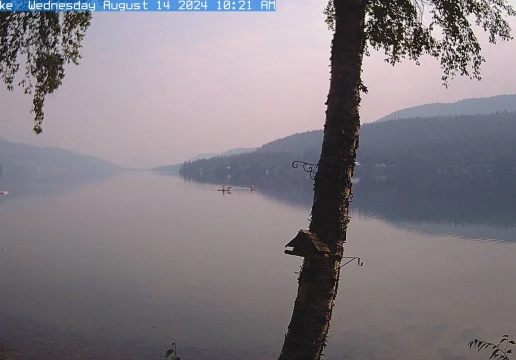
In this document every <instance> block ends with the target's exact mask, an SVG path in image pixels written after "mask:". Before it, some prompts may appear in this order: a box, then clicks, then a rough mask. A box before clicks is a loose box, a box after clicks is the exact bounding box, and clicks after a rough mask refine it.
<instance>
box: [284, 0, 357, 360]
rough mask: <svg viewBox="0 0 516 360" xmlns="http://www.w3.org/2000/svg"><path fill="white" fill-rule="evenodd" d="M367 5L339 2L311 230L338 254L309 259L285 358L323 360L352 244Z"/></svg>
mask: <svg viewBox="0 0 516 360" xmlns="http://www.w3.org/2000/svg"><path fill="white" fill-rule="evenodd" d="M365 1H366V0H335V1H334V6H335V33H334V38H333V41H332V48H331V80H330V91H329V94H328V101H327V103H326V104H327V110H326V122H325V125H324V138H323V145H322V151H321V157H320V159H319V163H318V171H317V174H316V177H315V190H314V201H313V205H312V220H311V223H310V231H311V232H312V233H314V234H316V235H317V237H318V238H319V240H321V241H322V242H324V243H326V244H327V245H328V247H329V249H330V250H331V252H332V254H333V255H332V256H330V257H329V258H305V259H304V262H303V266H302V269H301V272H300V276H299V288H298V293H297V297H296V301H295V304H294V311H293V313H292V318H291V321H290V325H289V327H288V332H287V334H286V336H285V342H284V344H283V348H282V351H281V354H280V356H279V360H314V359H320V357H321V355H322V352H323V348H324V346H325V344H326V336H327V334H328V329H329V325H330V319H331V313H332V309H333V305H334V300H335V297H336V295H337V288H338V281H339V275H340V263H341V259H342V256H343V251H344V250H343V244H344V243H345V241H346V229H347V224H348V221H349V216H348V212H349V210H348V207H349V198H350V195H351V177H352V176H353V170H354V163H355V152H356V149H357V147H358V132H359V129H360V117H359V105H360V90H361V69H362V58H363V50H364V46H363V43H364V17H365Z"/></svg>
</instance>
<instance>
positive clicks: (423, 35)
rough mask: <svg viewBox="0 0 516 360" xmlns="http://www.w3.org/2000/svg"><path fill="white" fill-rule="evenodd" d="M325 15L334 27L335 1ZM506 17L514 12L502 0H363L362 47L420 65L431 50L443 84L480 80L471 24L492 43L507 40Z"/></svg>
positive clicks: (476, 43) (331, 0)
mask: <svg viewBox="0 0 516 360" xmlns="http://www.w3.org/2000/svg"><path fill="white" fill-rule="evenodd" d="M324 14H325V15H326V23H327V24H328V27H329V28H330V29H332V30H334V29H335V7H334V0H329V2H328V5H327V6H326V9H325V10H324ZM508 16H516V11H515V10H514V9H513V8H512V7H511V5H509V3H508V2H507V1H506V0H392V1H384V0H367V1H366V19H365V42H364V52H365V54H366V55H369V52H368V48H372V49H374V50H383V51H384V52H385V54H386V56H387V57H386V59H385V60H386V61H387V62H388V63H390V64H392V65H395V64H396V63H398V62H401V61H402V60H403V59H405V58H408V59H410V60H414V61H415V62H416V63H417V64H419V59H420V57H421V56H422V55H430V56H432V57H434V58H437V59H439V61H440V64H441V69H442V70H443V76H442V81H443V84H444V85H445V86H448V82H449V80H450V79H452V78H453V77H454V76H455V75H457V74H459V75H463V76H468V77H470V78H475V79H478V80H480V79H481V76H480V67H481V65H482V63H483V62H485V59H484V57H483V56H482V54H481V50H482V47H481V45H480V42H479V40H478V38H477V37H476V35H475V31H474V26H475V25H476V26H478V27H480V28H482V29H483V30H484V31H485V32H487V33H488V34H489V42H490V43H492V44H496V42H497V40H498V39H500V40H502V41H507V40H511V39H512V36H511V28H510V26H509V23H508V21H507V19H506V17H508ZM426 18H429V20H428V21H425V19H426ZM472 19H474V23H473V24H472V23H471V20H472ZM439 30H440V31H439Z"/></svg>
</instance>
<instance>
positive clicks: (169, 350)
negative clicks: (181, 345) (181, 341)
mask: <svg viewBox="0 0 516 360" xmlns="http://www.w3.org/2000/svg"><path fill="white" fill-rule="evenodd" d="M173 353H174V349H168V350H167V352H166V354H165V357H169V356H170V355H172V354H173Z"/></svg>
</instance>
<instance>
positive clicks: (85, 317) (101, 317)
mask: <svg viewBox="0 0 516 360" xmlns="http://www.w3.org/2000/svg"><path fill="white" fill-rule="evenodd" d="M217 188H218V187H217V186H216V185H209V184H198V183H194V182H185V181H183V180H182V179H181V178H179V177H174V176H163V175H158V174H154V173H150V172H126V173H123V174H122V175H119V176H115V177H112V178H110V179H107V180H102V181H98V182H92V183H88V184H81V185H78V186H75V187H74V186H70V187H66V188H60V190H59V191H55V189H53V190H49V189H40V190H38V189H33V188H32V189H26V190H27V191H26V192H29V191H28V190H30V193H29V194H26V195H24V193H25V191H18V192H16V191H14V192H13V191H10V194H9V195H8V196H3V197H1V198H0V248H1V250H0V344H3V345H4V346H5V347H7V348H9V349H10V351H11V354H12V356H13V358H14V359H16V360H23V359H31V360H32V359H45V360H46V359H52V360H54V359H161V358H163V355H164V352H165V351H166V350H167V349H168V345H169V344H170V343H172V342H175V343H176V344H177V349H178V352H179V355H180V356H181V359H183V360H204V359H217V360H222V359H256V360H269V359H277V356H278V354H279V352H280V349H281V345H282V343H283V338H284V334H285V332H286V330H287V326H288V323H289V320H290V315H291V312H292V308H293V303H294V299H295V296H296V291H297V276H298V274H297V273H296V272H297V271H299V268H300V265H301V262H302V259H301V258H299V257H295V256H289V255H285V254H284V253H283V250H284V246H285V244H286V243H287V242H288V241H290V240H291V239H292V238H293V237H294V236H295V235H296V234H297V232H298V230H299V229H301V228H303V229H306V228H307V226H308V217H309V215H310V207H309V206H307V205H306V204H307V203H306V201H305V202H292V201H286V200H285V199H283V198H282V197H281V196H272V195H271V194H272V193H270V192H267V191H261V189H258V190H257V191H254V192H251V191H246V190H237V189H235V190H234V191H233V192H232V194H225V195H224V194H222V193H221V192H218V191H216V189H217ZM2 190H10V189H2ZM355 197H356V198H360V194H358V193H357V194H356V196H355ZM366 205H367V204H364V207H363V208H361V207H360V206H361V205H360V201H359V200H357V201H356V204H355V203H354V205H353V209H352V220H351V223H350V226H349V234H348V243H347V245H346V248H345V249H346V254H345V255H347V256H359V257H361V259H362V260H363V262H364V266H362V267H359V266H357V264H356V262H353V263H350V264H348V265H346V266H345V267H344V268H343V271H342V276H341V281H340V286H339V295H338V297H337V302H336V307H335V310H334V311H333V319H332V322H331V328H330V334H329V335H330V338H329V345H328V347H327V348H326V351H325V353H326V354H327V359H447V360H448V359H466V358H467V359H487V358H488V357H489V355H490V354H488V353H485V354H483V353H481V354H477V353H476V352H475V351H473V350H469V348H468V346H467V344H468V342H469V341H470V340H472V339H474V338H476V337H478V338H481V339H484V340H489V341H498V340H499V339H500V337H501V336H502V335H503V334H505V333H509V334H513V335H516V331H515V330H516V311H514V310H515V305H516V297H515V296H514V295H515V294H516V282H515V281H514V278H515V277H516V262H515V261H514V259H515V258H516V244H515V242H516V227H515V224H514V223H507V222H505V223H493V222H489V221H486V222H482V221H477V222H472V221H464V222H462V223H460V222H457V221H456V219H454V220H453V221H445V219H442V218H441V219H439V220H436V219H431V218H429V219H430V220H428V221H426V220H425V217H418V218H417V219H413V220H411V218H410V217H408V218H407V217H406V216H400V217H397V215H396V214H395V213H394V212H391V213H388V214H387V213H386V212H385V211H383V212H382V210H381V209H380V210H378V209H373V208H371V207H369V208H368V207H367V206H366ZM384 205H385V208H391V207H390V206H389V204H388V203H387V204H384ZM394 207H395V206H394ZM464 211H466V209H465V210H464ZM493 211H494V210H493ZM408 213H411V212H410V211H409V212H408ZM425 216H426V215H425ZM486 355H487V356H486Z"/></svg>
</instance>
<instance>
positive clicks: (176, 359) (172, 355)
mask: <svg viewBox="0 0 516 360" xmlns="http://www.w3.org/2000/svg"><path fill="white" fill-rule="evenodd" d="M172 346H173V347H172V348H170V349H168V350H167V352H166V353H165V358H168V357H169V356H170V360H181V358H180V357H179V356H177V349H176V343H172Z"/></svg>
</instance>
